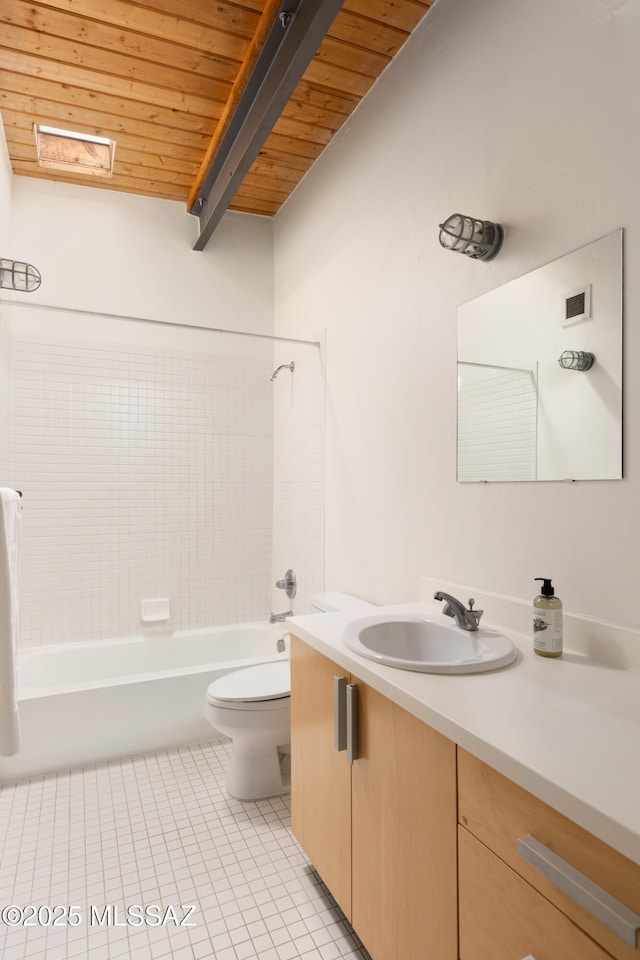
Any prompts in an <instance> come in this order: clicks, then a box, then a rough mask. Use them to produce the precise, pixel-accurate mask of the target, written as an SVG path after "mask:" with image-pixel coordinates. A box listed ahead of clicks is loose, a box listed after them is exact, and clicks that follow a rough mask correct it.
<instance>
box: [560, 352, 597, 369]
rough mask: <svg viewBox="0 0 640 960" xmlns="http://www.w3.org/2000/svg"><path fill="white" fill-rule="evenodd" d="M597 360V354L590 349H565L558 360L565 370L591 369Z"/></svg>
mask: <svg viewBox="0 0 640 960" xmlns="http://www.w3.org/2000/svg"><path fill="white" fill-rule="evenodd" d="M595 362H596V358H595V355H594V354H593V353H590V352H589V351H588V350H565V351H564V352H563V353H562V354H561V355H560V359H559V360H558V363H559V364H560V366H561V367H562V369H563V370H590V369H591V367H592V366H593V365H594V363H595Z"/></svg>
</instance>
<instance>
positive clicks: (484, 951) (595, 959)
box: [458, 827, 611, 960]
mask: <svg viewBox="0 0 640 960" xmlns="http://www.w3.org/2000/svg"><path fill="white" fill-rule="evenodd" d="M458 857H459V862H458V867H459V884H460V946H459V953H460V960H525V958H526V960H529V958H534V960H611V957H610V955H609V954H608V953H607V952H606V951H605V950H603V949H602V947H599V946H598V944H597V943H594V941H593V940H591V938H590V937H588V936H587V934H586V933H583V931H582V930H580V929H579V928H578V927H576V926H575V924H574V923H572V922H571V920H569V919H568V917H566V916H565V915H564V914H563V913H561V912H560V910H558V909H557V908H556V907H554V906H553V905H552V904H551V903H549V901H548V900H545V898H544V897H543V896H541V894H539V893H538V892H537V891H536V890H534V889H533V887H531V886H530V885H529V884H528V883H527V882H526V881H525V880H523V879H522V877H520V876H518V874H517V873H515V872H514V871H513V870H512V869H511V868H510V867H508V866H507V865H506V864H504V863H503V862H502V860H500V859H498V857H496V856H495V854H493V853H491V851H490V850H488V849H487V848H486V847H485V846H484V844H482V843H480V841H479V840H476V838H475V837H473V836H472V835H471V834H470V833H468V831H467V830H465V829H464V827H458Z"/></svg>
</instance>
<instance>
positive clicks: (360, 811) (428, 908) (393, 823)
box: [351, 679, 457, 960]
mask: <svg viewBox="0 0 640 960" xmlns="http://www.w3.org/2000/svg"><path fill="white" fill-rule="evenodd" d="M353 682H354V683H356V681H355V679H354V680H353ZM357 696H358V710H357V715H358V744H357V759H356V760H355V762H354V764H353V767H352V773H351V779H352V860H353V862H352V871H353V894H352V896H353V901H352V902H353V906H352V924H353V927H354V929H355V930H356V932H357V934H358V936H359V937H360V939H361V940H362V942H363V943H364V945H365V947H366V948H367V950H368V951H369V952H370V953H371V955H372V956H373V957H376V958H383V960H385V958H386V960H390V958H394V957H395V958H402V960H424V958H425V957H433V958H437V960H455V958H456V957H457V903H456V892H457V891H456V755H455V745H454V744H453V743H452V742H451V741H450V740H448V739H447V738H446V737H443V736H442V735H441V734H439V733H437V732H436V731H435V730H432V729H431V728H430V727H428V726H427V725H426V724H425V723H422V721H420V720H418V719H416V718H415V717H413V716H412V715H411V714H409V713H407V712H406V711H405V710H402V709H401V708H400V707H398V706H396V705H395V704H393V703H392V702H391V701H390V700H387V698H386V697H383V696H381V695H380V694H379V693H377V692H376V691H375V690H372V689H371V688H370V687H368V686H367V685H366V684H363V683H357Z"/></svg>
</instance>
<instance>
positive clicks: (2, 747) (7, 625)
mask: <svg viewBox="0 0 640 960" xmlns="http://www.w3.org/2000/svg"><path fill="white" fill-rule="evenodd" d="M19 539H20V497H19V495H18V494H17V493H16V491H15V490H9V489H7V488H6V487H0V756H3V757H12V756H13V755H14V753H17V752H18V750H19V749H20V718H19V716H18V703H17V700H16V670H15V655H16V642H17V640H18V543H19Z"/></svg>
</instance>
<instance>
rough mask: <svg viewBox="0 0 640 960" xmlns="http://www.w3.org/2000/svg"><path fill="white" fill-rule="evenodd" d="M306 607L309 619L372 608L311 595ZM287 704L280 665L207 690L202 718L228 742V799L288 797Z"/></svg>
mask: <svg viewBox="0 0 640 960" xmlns="http://www.w3.org/2000/svg"><path fill="white" fill-rule="evenodd" d="M311 605H312V608H313V611H314V613H330V612H336V611H339V610H352V609H357V608H358V607H363V608H364V607H368V608H371V607H372V604H370V603H367V602H366V601H365V600H358V599H356V597H350V596H348V594H345V593H319V594H316V595H315V596H313V597H312V598H311ZM290 702H291V676H290V672H289V662H288V661H285V660H278V661H274V662H272V663H264V664H259V665H258V666H255V667H246V668H244V669H242V670H234V671H233V672H232V673H227V674H225V675H224V676H223V677H220V678H219V679H218V680H214V681H213V683H212V684H210V685H209V687H208V689H207V696H206V700H205V705H204V715H205V717H206V718H207V720H208V721H209V723H210V724H211V726H212V727H215V729H216V730H217V731H218V732H219V733H222V734H224V736H227V737H230V738H231V741H232V745H231V760H230V763H229V771H228V776H229V779H228V782H227V789H228V791H229V793H230V794H231V796H232V797H236V798H237V799H238V800H261V799H264V798H265V797H276V796H279V795H280V794H282V793H286V792H287V791H288V789H289V778H288V777H287V775H286V773H284V774H283V767H286V762H284V763H283V758H284V759H285V761H286V758H288V755H289V752H290V751H289V739H290V732H289V731H290Z"/></svg>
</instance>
